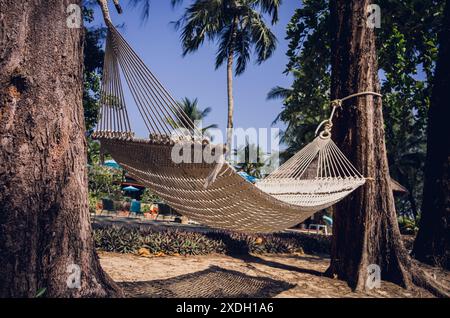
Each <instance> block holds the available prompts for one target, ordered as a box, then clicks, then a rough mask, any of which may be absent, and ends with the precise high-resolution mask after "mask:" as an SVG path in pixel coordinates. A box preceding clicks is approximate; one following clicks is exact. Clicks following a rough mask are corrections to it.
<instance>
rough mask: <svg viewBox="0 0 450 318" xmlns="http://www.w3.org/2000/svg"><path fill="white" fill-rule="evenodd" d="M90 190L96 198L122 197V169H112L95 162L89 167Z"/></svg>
mask: <svg viewBox="0 0 450 318" xmlns="http://www.w3.org/2000/svg"><path fill="white" fill-rule="evenodd" d="M88 176H89V192H90V195H91V196H93V197H95V198H103V197H108V198H110V199H120V198H121V197H122V192H121V188H120V183H121V181H122V170H117V169H111V168H108V167H104V166H101V165H99V164H95V165H92V166H90V167H89V172H88Z"/></svg>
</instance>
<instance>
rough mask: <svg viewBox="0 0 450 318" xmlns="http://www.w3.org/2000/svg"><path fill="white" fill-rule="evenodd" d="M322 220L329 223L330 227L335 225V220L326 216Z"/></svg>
mask: <svg viewBox="0 0 450 318" xmlns="http://www.w3.org/2000/svg"><path fill="white" fill-rule="evenodd" d="M322 219H323V220H324V221H325V223H327V224H328V225H329V226H332V225H333V219H332V218H330V217H329V216H326V215H324V216H323V217H322Z"/></svg>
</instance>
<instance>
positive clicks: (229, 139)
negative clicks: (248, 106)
mask: <svg viewBox="0 0 450 318" xmlns="http://www.w3.org/2000/svg"><path fill="white" fill-rule="evenodd" d="M237 27H238V18H237V17H235V18H234V19H233V30H232V31H231V41H230V47H229V50H228V58H227V95H228V116H227V119H228V120H227V147H228V151H227V158H229V156H230V154H231V152H232V150H233V149H231V147H232V145H233V127H234V124H233V113H234V97H233V64H234V46H235V43H236V36H237Z"/></svg>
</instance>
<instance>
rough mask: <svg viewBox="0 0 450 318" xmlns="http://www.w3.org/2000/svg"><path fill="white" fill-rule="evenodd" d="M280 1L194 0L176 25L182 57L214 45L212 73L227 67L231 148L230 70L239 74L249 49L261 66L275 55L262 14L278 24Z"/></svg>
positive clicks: (247, 59) (231, 93)
mask: <svg viewBox="0 0 450 318" xmlns="http://www.w3.org/2000/svg"><path fill="white" fill-rule="evenodd" d="M281 2H282V0H195V1H194V3H193V4H192V5H190V6H189V7H188V8H187V9H186V12H185V14H184V15H183V16H182V17H181V18H180V20H178V22H177V23H176V28H177V29H179V28H180V27H182V32H181V40H182V46H183V55H184V56H185V55H187V54H188V53H193V52H195V51H197V50H198V48H199V47H200V45H201V44H203V42H204V41H205V39H207V40H210V41H217V43H218V50H217V54H216V69H218V68H219V67H220V66H221V65H223V64H224V63H225V62H226V63H227V93H228V124H227V128H228V132H227V144H228V145H231V141H232V140H231V138H232V132H231V129H232V128H233V111H234V100H233V67H234V64H235V63H234V62H235V59H236V67H235V75H236V76H238V75H240V74H242V73H243V72H244V71H245V69H246V66H247V62H248V61H249V60H250V56H251V52H252V49H254V52H255V55H256V62H257V63H258V64H261V63H262V62H264V61H265V60H267V59H268V58H269V57H270V56H271V55H272V54H273V52H274V51H275V48H276V42H277V40H276V37H275V35H274V34H273V33H272V31H271V30H270V29H269V27H268V26H267V25H266V23H265V21H264V17H263V15H264V14H268V15H269V16H270V17H271V23H272V25H273V24H275V23H276V22H277V21H278V9H279V7H280V5H281Z"/></svg>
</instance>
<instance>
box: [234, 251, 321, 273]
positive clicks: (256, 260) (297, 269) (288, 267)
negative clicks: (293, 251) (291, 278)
mask: <svg viewBox="0 0 450 318" xmlns="http://www.w3.org/2000/svg"><path fill="white" fill-rule="evenodd" d="M232 257H234V258H237V259H240V260H242V261H244V262H246V263H247V264H251V263H254V264H260V265H265V266H268V267H272V268H277V269H282V270H286V271H291V272H297V273H301V274H309V275H314V276H319V277H322V276H324V275H325V273H323V272H320V271H317V270H314V269H309V268H303V267H297V266H293V265H288V264H283V263H279V262H275V261H269V260H265V259H263V258H261V257H258V256H255V255H250V254H249V255H233V256H232ZM296 258H307V257H302V256H296ZM308 260H309V259H308ZM309 261H310V260H309Z"/></svg>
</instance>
